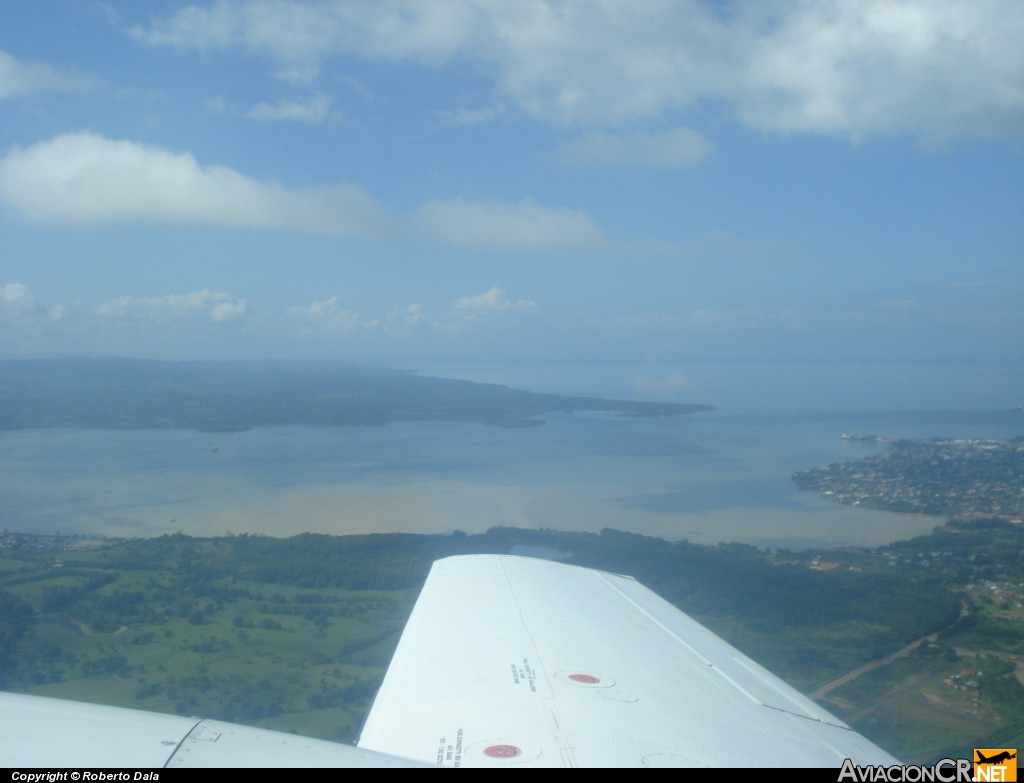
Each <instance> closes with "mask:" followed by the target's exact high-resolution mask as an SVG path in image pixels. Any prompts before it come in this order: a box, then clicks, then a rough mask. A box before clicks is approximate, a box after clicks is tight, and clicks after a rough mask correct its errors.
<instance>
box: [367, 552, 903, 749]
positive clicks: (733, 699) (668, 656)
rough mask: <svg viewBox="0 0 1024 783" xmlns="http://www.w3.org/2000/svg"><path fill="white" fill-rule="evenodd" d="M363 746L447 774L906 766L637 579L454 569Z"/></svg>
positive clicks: (402, 658)
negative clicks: (450, 770)
mask: <svg viewBox="0 0 1024 783" xmlns="http://www.w3.org/2000/svg"><path fill="white" fill-rule="evenodd" d="M358 744H359V746H360V747H363V748H368V749H374V750H378V751H381V752H385V753H390V754H393V755H397V756H404V757H408V758H414V759H417V760H420V761H425V762H433V763H437V764H441V765H445V766H467V767H469V766H549V767H550V766H587V767H592V766H641V765H646V766H664V765H668V766H786V767H792V766H819V767H839V766H841V765H842V763H843V760H844V759H845V758H852V759H853V760H854V761H855V762H856V763H859V764H868V763H871V764H895V763H897V762H896V759H894V758H893V757H892V756H890V755H889V754H888V753H886V752H885V751H883V750H882V749H880V748H879V747H877V746H876V745H874V744H872V743H871V742H869V741H868V740H866V739H865V738H864V737H862V736H860V735H859V734H857V733H856V732H854V731H853V730H852V729H850V728H849V727H848V726H846V724H844V723H842V721H840V720H838V719H837V718H835V717H834V716H832V715H831V714H829V713H828V712H826V711H825V710H823V709H822V708H820V707H819V706H817V705H816V704H814V703H813V702H812V701H810V700H809V699H807V698H806V697H804V696H803V695H801V694H800V693H799V692H797V691H796V690H794V689H793V688H791V687H790V686H788V685H786V684H785V683H784V682H782V681H781V680H780V679H778V678H777V677H775V676H774V675H772V674H770V673H769V672H768V671H767V670H765V669H764V668H762V667H761V666H759V665H758V664H756V663H754V662H753V661H752V660H751V659H749V658H747V657H746V656H745V655H743V654H742V653H740V652H739V651H738V650H736V649H735V648H733V647H732V646H730V645H729V644H727V643H726V642H724V641H723V640H722V639H720V638H718V637H717V636H715V635H714V634H712V633H711V632H710V631H708V630H707V629H706V628H704V627H703V626H701V625H700V624H699V623H697V622H695V621H694V620H692V619H691V618H689V617H688V616H686V615H685V614H683V613H682V612H680V611H679V610H677V609H676V608H675V607H673V606H672V605H671V604H669V603H668V602H666V601H664V600H663V599H661V598H659V597H658V596H657V595H655V594H654V593H653V592H651V591H650V590H648V589H647V588H645V587H643V586H642V585H641V584H640V583H639V582H637V581H636V580H634V579H631V578H629V577H623V576H616V575H613V574H608V573H604V572H600V571H595V570H590V569H585V568H578V567H574V566H566V565H562V564H558V563H552V562H549V561H543V560H532V559H528V558H521V557H512V556H500V555H493V556H492V555H486V556H484V555H475V556H466V557H453V558H448V559H445V560H439V561H438V562H436V563H435V564H434V567H433V569H432V570H431V573H430V577H429V578H428V580H427V583H426V585H425V586H424V588H423V592H422V593H421V594H420V597H419V600H418V601H417V603H416V607H415V609H414V610H413V613H412V616H411V617H410V618H409V622H408V624H407V625H406V628H405V632H404V634H403V635H402V639H401V641H400V642H399V645H398V649H397V651H396V653H395V656H394V658H393V659H392V661H391V666H390V667H389V669H388V672H387V676H386V677H385V680H384V683H383V685H382V687H381V689H380V692H379V693H378V695H377V699H376V701H375V702H374V705H373V708H372V710H371V712H370V715H369V717H368V718H367V721H366V724H365V726H364V728H363V732H362V735H361V737H360V740H359V743H358Z"/></svg>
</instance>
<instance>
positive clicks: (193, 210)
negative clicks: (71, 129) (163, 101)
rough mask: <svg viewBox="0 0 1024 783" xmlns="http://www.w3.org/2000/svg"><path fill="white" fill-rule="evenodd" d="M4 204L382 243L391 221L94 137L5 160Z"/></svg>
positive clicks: (1, 167)
mask: <svg viewBox="0 0 1024 783" xmlns="http://www.w3.org/2000/svg"><path fill="white" fill-rule="evenodd" d="M0 201H3V202H4V203H5V204H7V206H8V207H10V208H12V209H14V210H16V211H18V212H20V213H21V214H23V215H25V216H26V217H29V218H32V219H36V220H52V221H59V222H68V223H85V224H89V223H107V222H115V221H132V220H147V221H154V222H182V223H205V224H212V225H218V226H224V227H229V228H256V229H279V230H286V231H298V232H306V233H319V234H336V235H379V234H383V233H386V232H387V230H388V228H389V225H388V221H387V219H386V218H385V217H384V215H383V214H382V213H381V211H380V209H379V208H378V207H377V206H376V205H375V204H374V202H373V200H372V199H371V198H370V197H369V196H367V195H366V194H365V193H364V192H363V191H361V190H360V189H359V188H356V187H354V186H352V185H336V186H333V187H322V188H311V189H301V190H300V189H291V188H287V187H285V186H283V185H280V184H278V183H275V182H260V181H257V180H254V179H251V178H249V177H247V176H245V175H243V174H240V173H238V172H237V171H233V170H232V169H229V168H226V167H224V166H201V165H200V164H199V163H198V162H197V161H196V159H195V158H194V157H193V156H192V155H190V154H188V153H181V152H172V151H170V150H166V149H162V148H160V147H154V146H150V145H145V144H139V143H136V142H133V141H116V140H112V139H107V138H104V137H103V136H98V135H96V134H94V133H89V132H80V133H69V134H64V135H61V136H57V137H55V138H53V139H51V140H49V141H43V142H39V143H37V144H34V145H32V146H31V147H27V148H25V149H19V148H15V149H13V150H11V151H10V152H8V153H7V155H6V156H5V157H4V158H2V159H0Z"/></svg>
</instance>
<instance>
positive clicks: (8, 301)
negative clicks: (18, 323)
mask: <svg viewBox="0 0 1024 783" xmlns="http://www.w3.org/2000/svg"><path fill="white" fill-rule="evenodd" d="M0 302H2V303H3V306H4V308H5V309H11V310H35V309H36V300H35V297H34V296H32V294H31V293H29V290H28V286H27V285H24V284H23V283H5V284H4V287H3V288H0Z"/></svg>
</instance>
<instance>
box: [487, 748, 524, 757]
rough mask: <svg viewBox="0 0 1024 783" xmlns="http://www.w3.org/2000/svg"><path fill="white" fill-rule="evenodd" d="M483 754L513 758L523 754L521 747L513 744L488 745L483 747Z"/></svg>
mask: <svg viewBox="0 0 1024 783" xmlns="http://www.w3.org/2000/svg"><path fill="white" fill-rule="evenodd" d="M484 755H485V756H490V757H491V758H492V759H514V758H515V757H516V756H522V755H523V749H522V748H518V747H516V746H515V745H489V746H488V747H486V748H484Z"/></svg>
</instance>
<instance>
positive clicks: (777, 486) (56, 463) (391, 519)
mask: <svg viewBox="0 0 1024 783" xmlns="http://www.w3.org/2000/svg"><path fill="white" fill-rule="evenodd" d="M843 432H852V433H860V432H868V433H873V434H877V435H884V436H888V437H892V438H922V437H936V436H942V437H975V436H979V437H992V438H1003V437H1011V436H1014V435H1017V434H1021V433H1022V432H1024V416H1022V414H1020V413H1014V412H1010V411H1002V412H983V411H982V412H977V411H976V412H943V411H928V412H918V413H862V414H791V415H785V416H778V415H776V416H769V415H753V414H748V415H740V414H723V413H719V412H715V413H705V414H698V415H694V416H684V417H675V418H668V419H628V418H620V417H616V416H611V415H605V414H592V413H591V414H559V415H551V416H548V417H546V418H545V424H544V425H543V426H540V427H533V428H527V429H500V428H495V427H485V426H481V425H477V424H462V423H433V422H432V423H421V422H405V423H395V424H390V425H387V426H385V427H344V428H299V427H280V428H265V429H257V430H252V431H248V432H241V433H230V434H225V433H197V432H187V431H175V430H143V431H127V432H119V431H99V430H59V429H58V430H27V431H13V432H3V433H0V515H2V519H3V522H2V526H3V527H5V528H7V529H9V530H16V531H23V532H39V533H52V532H55V531H59V532H62V533H83V534H84V533H90V534H103V535H109V536H152V535H161V534H163V533H173V532H176V531H179V530H180V531H182V532H184V533H187V534H190V535H199V536H208V535H224V534H227V533H243V532H244V533H261V534H267V535H277V536H287V535H294V534H298V533H302V532H307V531H312V532H324V533H336V534H344V533H368V532H392V531H402V532H423V533H443V532H450V531H452V530H456V529H458V530H463V531H465V532H478V531H483V530H486V529H487V528H489V527H492V526H494V525H510V526H517V527H537V528H542V527H546V528H555V529H561V530H589V531H597V530H600V529H602V528H605V527H612V528H617V529H620V530H629V531H632V532H637V533H643V534H649V535H657V536H663V537H666V538H669V539H681V538H686V539H689V540H691V541H695V542H698V543H715V542H718V541H743V542H746V543H751V544H754V545H756V546H761V547H787V548H792V549H800V548H809V547H817V546H835V545H844V544H863V545H873V544H879V543H884V542H887V541H892V540H898V539H903V538H907V537H910V536H913V535H918V534H921V533H925V532H927V531H929V530H930V529H931V528H932V527H933V526H934V525H935V524H937V523H938V522H940V521H941V520H938V519H936V518H930V517H922V516H916V515H901V514H891V513H887V512H879V511H871V510H866V509H854V508H849V507H844V506H837V505H834V504H831V503H828V502H826V501H824V500H822V499H821V498H819V497H818V496H817V495H815V494H813V493H807V492H799V491H798V490H796V488H795V486H794V485H793V483H792V481H791V480H790V475H791V473H792V472H793V471H795V470H800V469H804V468H807V467H811V466H813V465H820V464H826V463H828V462H834V461H837V460H848V459H856V458H858V457H860V456H864V455H866V454H869V453H873V452H875V451H878V450H880V449H881V448H883V446H882V445H877V444H870V443H865V442H856V441H854V442H851V441H844V440H842V438H841V435H842V433H843Z"/></svg>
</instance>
